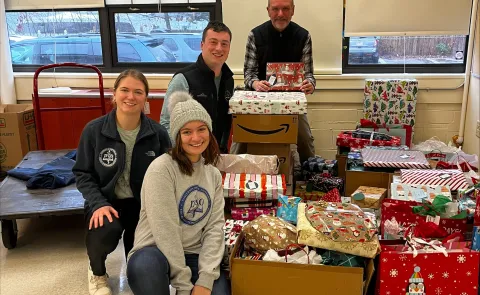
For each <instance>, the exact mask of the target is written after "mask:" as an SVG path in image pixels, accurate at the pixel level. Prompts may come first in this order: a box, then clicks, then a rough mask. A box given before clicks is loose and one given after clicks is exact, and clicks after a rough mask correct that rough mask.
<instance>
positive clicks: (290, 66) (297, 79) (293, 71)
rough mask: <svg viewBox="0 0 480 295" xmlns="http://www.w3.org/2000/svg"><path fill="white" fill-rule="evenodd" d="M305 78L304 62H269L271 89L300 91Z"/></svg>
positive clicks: (268, 71) (268, 76) (268, 75)
mask: <svg viewBox="0 0 480 295" xmlns="http://www.w3.org/2000/svg"><path fill="white" fill-rule="evenodd" d="M304 79H305V65H304V63H301V62H297V63H267V81H268V82H269V83H270V85H271V87H270V91H300V87H301V86H302V82H303V80H304Z"/></svg>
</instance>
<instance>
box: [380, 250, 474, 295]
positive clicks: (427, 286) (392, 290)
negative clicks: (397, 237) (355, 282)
mask: <svg viewBox="0 0 480 295" xmlns="http://www.w3.org/2000/svg"><path fill="white" fill-rule="evenodd" d="M442 248H444V250H443V249H440V250H441V252H440V251H437V250H428V251H427V250H417V253H416V255H415V254H414V253H413V252H412V251H411V250H410V249H409V247H406V246H403V245H400V246H383V247H382V252H381V253H380V259H379V270H378V279H377V294H378V295H393V294H395V295H399V294H407V295H413V294H415V295H417V294H418V295H420V294H439V295H448V294H458V295H478V278H479V266H480V252H473V251H470V249H468V248H467V246H466V243H463V242H455V243H449V244H445V245H443V246H442Z"/></svg>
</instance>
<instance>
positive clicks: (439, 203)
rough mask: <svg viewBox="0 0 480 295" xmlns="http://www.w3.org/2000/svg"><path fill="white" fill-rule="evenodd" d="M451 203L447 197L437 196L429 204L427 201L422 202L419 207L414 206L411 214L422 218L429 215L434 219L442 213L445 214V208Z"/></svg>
mask: <svg viewBox="0 0 480 295" xmlns="http://www.w3.org/2000/svg"><path fill="white" fill-rule="evenodd" d="M451 201H452V200H450V199H449V198H448V197H445V196H442V195H438V196H436V197H435V199H434V200H433V202H432V203H431V204H430V203H429V202H428V201H426V200H423V202H422V204H421V205H419V206H414V207H413V213H415V214H419V215H422V216H426V215H429V216H433V217H435V216H438V215H440V214H442V213H445V206H446V205H447V203H450V202H451Z"/></svg>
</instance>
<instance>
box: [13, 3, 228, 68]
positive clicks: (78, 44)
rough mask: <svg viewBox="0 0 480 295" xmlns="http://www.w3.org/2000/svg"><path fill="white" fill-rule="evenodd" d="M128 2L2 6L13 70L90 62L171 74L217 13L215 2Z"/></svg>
mask: <svg viewBox="0 0 480 295" xmlns="http://www.w3.org/2000/svg"><path fill="white" fill-rule="evenodd" d="M118 3H120V2H118ZM128 3H129V4H128V5H127V4H125V5H123V4H119V5H116V4H115V5H109V6H106V7H101V8H96V9H70V10H67V9H63V10H56V11H47V10H29V11H8V10H7V12H6V19H7V30H8V34H9V41H10V48H11V55H12V62H13V66H14V71H29V72H31V71H35V70H36V69H37V68H38V66H40V65H45V64H51V63H61V62H77V63H86V64H94V65H96V66H98V67H99V68H100V70H101V71H102V72H120V71H122V70H124V69H127V68H131V67H135V68H138V69H140V70H142V71H144V72H163V73H174V72H176V71H177V70H178V69H180V68H182V67H184V66H186V63H191V62H195V61H196V60H197V58H198V55H199V54H200V52H201V50H200V42H201V38H202V32H203V29H204V28H205V26H206V25H207V24H208V22H209V21H210V20H213V19H216V18H215V16H216V15H221V3H216V2H209V3H196V2H195V3H193V2H192V1H191V3H176V4H175V3H173V2H171V3H172V4H162V6H161V12H159V7H158V5H156V4H155V5H150V4H141V5H140V4H135V3H134V4H131V3H130V1H128ZM107 5H108V3H107ZM56 71H59V72H61V71H69V72H71V71H78V72H82V71H89V70H88V69H80V68H73V69H72V68H57V69H56Z"/></svg>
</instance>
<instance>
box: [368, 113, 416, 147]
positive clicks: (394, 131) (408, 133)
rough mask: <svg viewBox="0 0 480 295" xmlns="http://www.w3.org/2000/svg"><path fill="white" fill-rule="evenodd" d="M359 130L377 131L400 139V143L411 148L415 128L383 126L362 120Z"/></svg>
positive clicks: (392, 125) (399, 125)
mask: <svg viewBox="0 0 480 295" xmlns="http://www.w3.org/2000/svg"><path fill="white" fill-rule="evenodd" d="M358 129H359V130H366V131H375V132H380V133H383V134H388V135H391V136H396V137H400V142H401V144H402V145H403V146H407V147H410V146H411V145H412V132H413V128H412V126H410V125H403V124H382V125H380V126H379V125H377V124H376V123H375V122H372V121H370V120H365V119H361V120H360V125H359V126H358Z"/></svg>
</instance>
